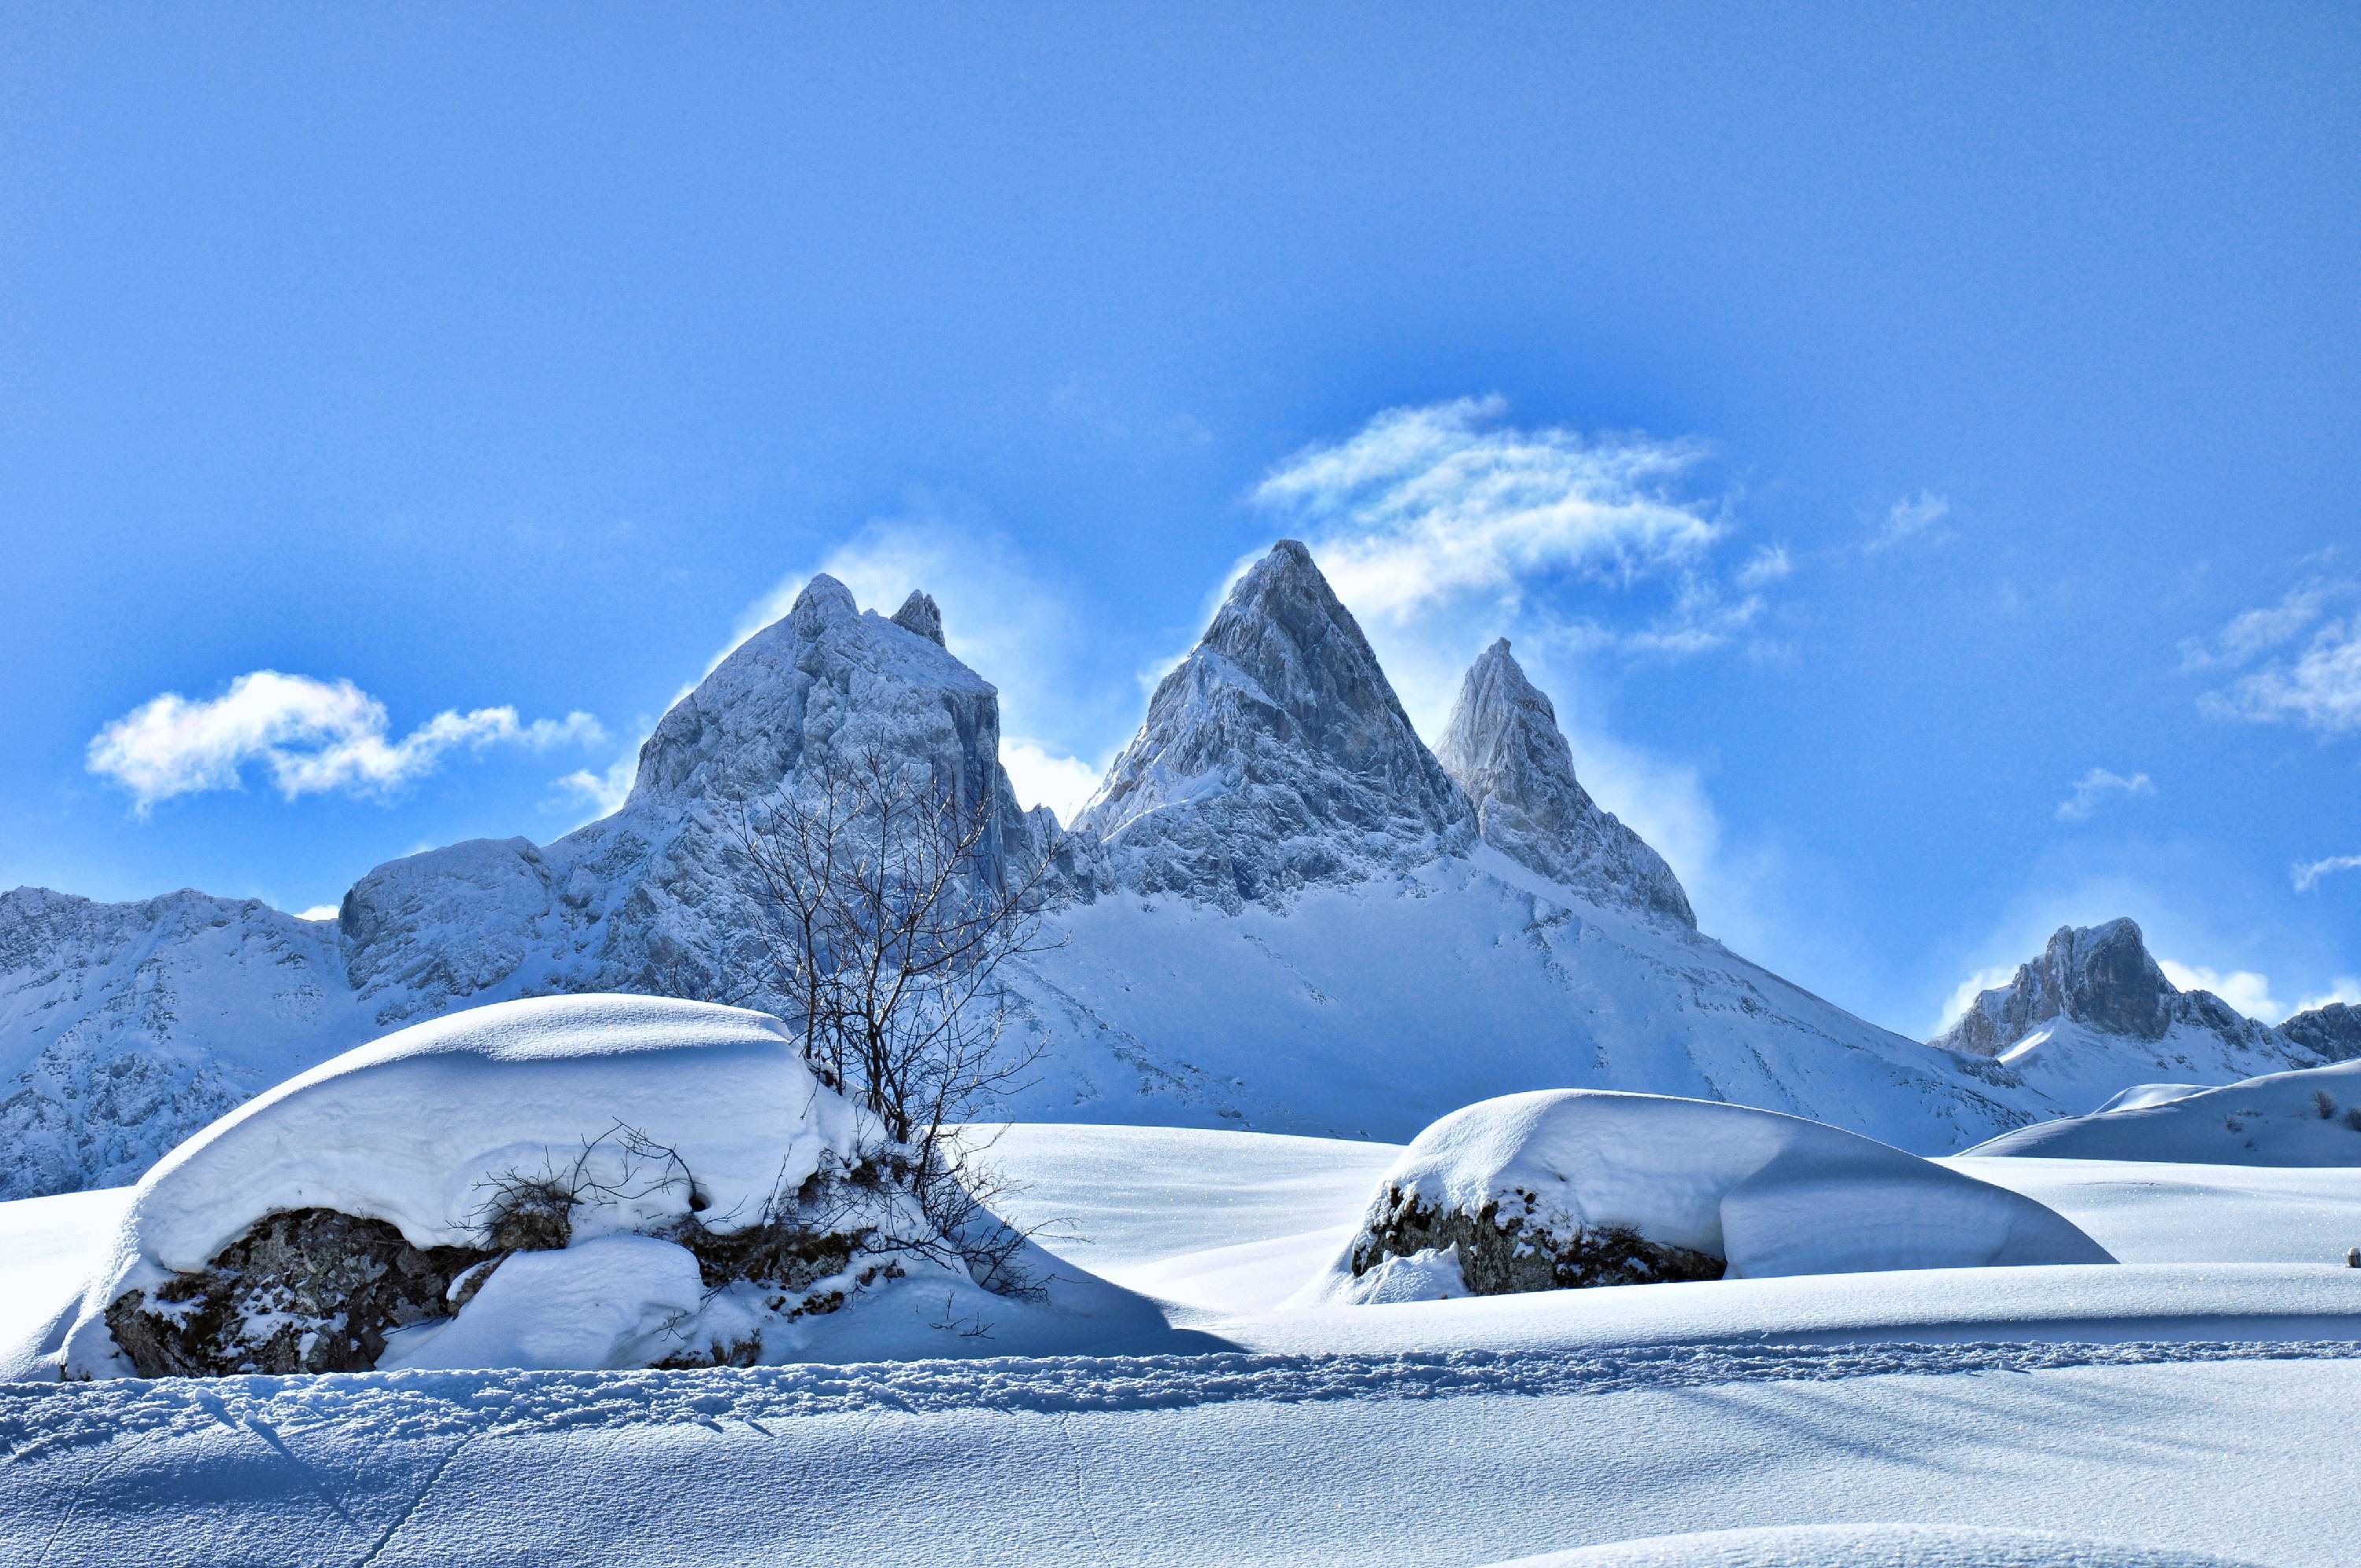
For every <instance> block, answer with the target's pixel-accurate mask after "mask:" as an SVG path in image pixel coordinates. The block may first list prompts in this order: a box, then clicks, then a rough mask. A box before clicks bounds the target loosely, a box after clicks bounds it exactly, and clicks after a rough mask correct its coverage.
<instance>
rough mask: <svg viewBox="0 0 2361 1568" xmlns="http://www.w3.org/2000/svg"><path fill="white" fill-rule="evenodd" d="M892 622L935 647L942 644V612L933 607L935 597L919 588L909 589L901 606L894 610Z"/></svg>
mask: <svg viewBox="0 0 2361 1568" xmlns="http://www.w3.org/2000/svg"><path fill="white" fill-rule="evenodd" d="M894 624H895V625H896V626H898V627H900V628H901V629H902V630H905V631H909V632H915V633H916V634H917V635H918V636H920V637H923V638H925V639H926V640H927V641H929V642H931V643H933V644H934V645H935V646H936V647H938V648H940V647H942V646H943V612H942V611H941V610H939V609H936V608H935V597H934V595H932V594H929V593H925V592H922V591H920V590H919V589H917V588H913V589H911V590H910V597H909V598H906V599H904V600H903V601H902V608H901V609H897V610H895V612H894Z"/></svg>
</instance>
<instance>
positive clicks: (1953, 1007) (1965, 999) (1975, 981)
mask: <svg viewBox="0 0 2361 1568" xmlns="http://www.w3.org/2000/svg"><path fill="white" fill-rule="evenodd" d="M2015 978H2016V966H2015V964H1993V966H1992V967H1990V968H1989V969H1980V970H1976V972H1975V973H1973V974H1971V975H1970V976H1968V978H1967V979H1965V980H1963V981H1960V983H1959V984H1958V985H1957V986H1955V987H1953V988H1952V991H1951V995H1950V1000H1949V1001H1948V1002H1946V1003H1943V1015H1942V1016H1941V1017H1940V1018H1938V1019H1937V1020H1936V1022H1935V1028H1934V1030H1933V1034H1934V1035H1939V1034H1941V1033H1943V1032H1944V1031H1945V1030H1947V1029H1949V1027H1950V1026H1951V1025H1954V1024H1956V1023H1958V1022H1959V1021H1960V1018H1961V1017H1963V1016H1964V1015H1965V1014H1966V1013H1967V1011H1968V1008H1969V1006H1970V1004H1971V1003H1973V1002H1974V1001H1975V999H1976V998H1977V997H1979V996H1982V994H1983V993H1984V992H1987V991H1990V990H1992V989H1993V987H1995V986H2002V985H2006V984H2007V983H2008V982H2009V981H2012V980H2015ZM1931 1037H1932V1035H1930V1036H1929V1038H1931Z"/></svg>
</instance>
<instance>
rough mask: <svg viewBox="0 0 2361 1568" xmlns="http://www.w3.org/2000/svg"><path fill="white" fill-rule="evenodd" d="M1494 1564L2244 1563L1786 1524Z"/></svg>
mask: <svg viewBox="0 0 2361 1568" xmlns="http://www.w3.org/2000/svg"><path fill="white" fill-rule="evenodd" d="M1501 1568H2243V1565H2242V1564H2240V1563H2235V1562H2234V1561H2233V1560H2231V1559H2229V1558H2226V1557H2214V1556H2212V1555H2210V1554H2208V1553H2204V1552H2182V1551H2173V1550H2167V1549H2159V1548H2152V1547H2144V1546H2128V1545H2125V1544H2123V1543H2121V1542H2118V1541H2092V1540H2088V1539H2084V1538H2078V1537H2072V1536H2064V1535H2052V1534H2050V1533H2049V1532H2048V1531H2047V1530H1991V1529H1986V1528H1982V1527H1979V1526H1972V1525H1968V1526H1961V1525H1923V1524H1836V1525H1786V1526H1777V1527H1773V1528H1770V1529H1764V1530H1709V1531H1707V1532H1705V1533H1703V1534H1700V1535H1666V1536H1655V1537H1653V1538H1651V1539H1649V1540H1646V1541H1615V1542H1613V1543H1611V1544H1609V1545H1605V1546H1587V1547H1583V1548H1580V1549H1579V1550H1576V1551H1573V1552H1550V1553H1548V1554H1546V1555H1544V1556H1541V1557H1520V1558H1518V1559H1517V1560H1516V1562H1515V1563H1511V1564H1502V1565H1501Z"/></svg>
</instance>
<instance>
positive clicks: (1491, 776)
mask: <svg viewBox="0 0 2361 1568" xmlns="http://www.w3.org/2000/svg"><path fill="white" fill-rule="evenodd" d="M1437 755H1438V756H1439V758H1440V760H1441V761H1442V763H1443V768H1444V772H1445V773H1449V774H1450V775H1451V778H1452V781H1453V782H1454V783H1455V784H1458V785H1459V787H1460V789H1461V790H1462V791H1464V792H1465V793H1466V796H1467V799H1468V802H1469V804H1470V805H1472V806H1475V808H1476V818H1477V824H1478V827H1479V828H1480V830H1481V832H1482V834H1483V837H1484V841H1485V842H1486V843H1488V844H1490V845H1491V846H1492V847H1493V848H1495V849H1497V850H1499V851H1500V852H1501V853H1503V854H1505V855H1507V856H1509V857H1510V859H1512V860H1515V861H1521V863H1523V864H1524V865H1526V866H1528V867H1531V868H1532V870H1534V871H1537V872H1541V873H1542V875H1543V876H1545V877H1549V878H1551V879H1553V880H1554V881H1556V882H1561V883H1565V884H1566V885H1567V886H1569V887H1572V888H1575V889H1576V890H1577V891H1579V892H1580V893H1582V894H1584V895H1585V896H1586V897H1588V898H1590V899H1592V900H1593V901H1595V902H1598V903H1605V904H1618V905H1630V906H1631V907H1634V908H1639V909H1644V910H1648V911H1650V912H1652V913H1654V914H1657V915H1662V916H1666V917H1668V918H1670V919H1674V920H1677V921H1679V922H1680V923H1681V924H1682V925H1684V926H1688V927H1695V926H1696V925H1697V916H1696V915H1695V914H1694V913H1693V912H1692V911H1691V910H1690V908H1689V901H1688V895H1687V894H1686V893H1684V892H1683V891H1682V889H1681V884H1680V879H1679V878H1677V877H1675V875H1674V874H1673V869H1672V867H1670V866H1668V865H1666V864H1665V863H1664V857H1663V856H1662V855H1659V854H1658V853H1656V851H1655V850H1653V849H1651V848H1650V847H1649V846H1648V843H1647V841H1646V840H1645V839H1642V838H1641V837H1640V836H1639V835H1638V834H1637V833H1634V832H1633V831H1631V828H1626V827H1625V826H1624V825H1623V824H1622V823H1621V822H1620V821H1618V820H1617V819H1616V817H1615V816H1614V814H1613V813H1612V812H1609V811H1605V810H1602V809H1600V807H1599V806H1598V803H1597V802H1596V801H1594V800H1592V799H1591V798H1590V794H1589V792H1588V791H1587V790H1585V789H1584V788H1583V787H1582V785H1581V784H1580V783H1579V782H1578V781H1577V780H1576V778H1575V776H1574V753H1573V751H1572V750H1571V749H1570V748H1569V747H1568V746H1567V745H1566V743H1565V735H1563V734H1562V733H1560V732H1559V730H1558V727H1557V710H1556V709H1555V708H1554V707H1552V706H1551V705H1550V699H1549V698H1548V696H1545V695H1544V694H1543V692H1542V690H1541V689H1540V688H1539V687H1537V686H1535V685H1533V684H1532V682H1531V681H1530V680H1528V679H1526V678H1525V672H1524V668H1523V666H1522V665H1521V664H1519V663H1517V660H1516V656H1515V655H1514V654H1512V653H1510V652H1509V640H1508V639H1507V638H1505V637H1503V638H1500V639H1499V641H1495V642H1494V643H1493V644H1492V645H1491V646H1490V647H1489V648H1487V649H1485V650H1484V652H1482V653H1481V654H1480V655H1478V656H1477V660H1476V663H1475V664H1474V665H1473V666H1471V667H1470V668H1469V670H1468V672H1467V677H1466V680H1464V681H1462V682H1461V683H1460V686H1459V700H1458V701H1457V702H1456V703H1455V704H1454V705H1453V707H1452V709H1451V722H1450V724H1449V725H1448V726H1447V727H1446V728H1445V729H1444V736H1443V745H1442V747H1441V748H1440V749H1439V751H1438V752H1437Z"/></svg>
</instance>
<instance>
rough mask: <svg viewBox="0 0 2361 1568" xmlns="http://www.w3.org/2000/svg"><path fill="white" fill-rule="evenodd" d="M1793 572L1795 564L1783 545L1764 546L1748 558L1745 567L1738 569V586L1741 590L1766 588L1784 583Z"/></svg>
mask: <svg viewBox="0 0 2361 1568" xmlns="http://www.w3.org/2000/svg"><path fill="white" fill-rule="evenodd" d="M1794 573H1795V562H1794V561H1793V560H1791V559H1789V558H1788V555H1787V547H1786V546H1785V545H1784V544H1766V545H1763V547H1762V548H1761V549H1758V550H1757V551H1755V552H1754V554H1752V555H1750V556H1748V557H1747V558H1746V565H1743V566H1741V567H1740V568H1738V586H1739V587H1741V588H1760V587H1768V586H1769V585H1771V584H1773V583H1777V582H1784V581H1785V580H1786V579H1787V578H1788V577H1789V576H1793V575H1794Z"/></svg>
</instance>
